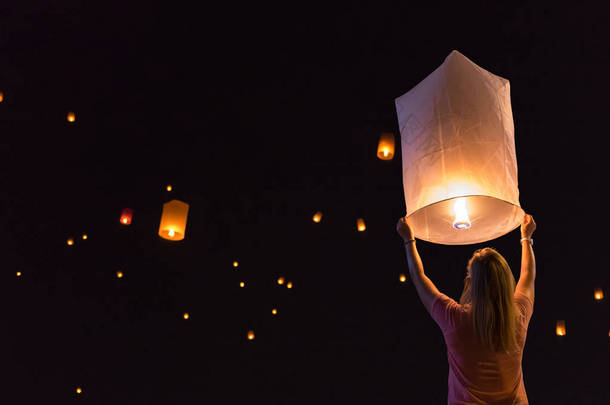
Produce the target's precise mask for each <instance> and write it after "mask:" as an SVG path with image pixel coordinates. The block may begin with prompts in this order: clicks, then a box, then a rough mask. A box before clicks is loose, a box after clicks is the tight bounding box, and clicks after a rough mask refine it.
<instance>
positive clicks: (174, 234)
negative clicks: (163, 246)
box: [159, 200, 189, 241]
mask: <svg viewBox="0 0 610 405" xmlns="http://www.w3.org/2000/svg"><path fill="white" fill-rule="evenodd" d="M188 212H189V205H188V204H187V203H184V202H182V201H178V200H172V201H169V202H166V203H165V204H163V213H162V214H161V223H160V224H159V236H161V237H162V238H163V239H167V240H173V241H178V240H182V239H184V233H185V230H186V219H187V216H188Z"/></svg>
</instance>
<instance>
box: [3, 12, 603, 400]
mask: <svg viewBox="0 0 610 405" xmlns="http://www.w3.org/2000/svg"><path fill="white" fill-rule="evenodd" d="M10 3H14V5H13V6H6V5H5V6H3V7H2V8H1V9H0V47H1V48H0V49H1V54H0V91H2V92H3V93H4V101H3V102H2V103H1V104H0V119H1V123H0V125H1V127H0V128H1V129H0V130H1V138H0V153H1V156H0V157H1V164H2V166H1V167H2V171H1V177H0V181H1V182H0V187H1V189H2V191H3V193H2V196H3V197H2V199H1V200H0V204H1V206H0V213H1V217H0V220H1V221H2V222H1V223H0V229H1V232H0V235H1V236H0V237H1V238H2V239H1V242H2V246H3V250H2V257H3V259H4V260H3V262H4V264H3V266H2V272H1V281H0V288H1V291H0V297H1V300H2V305H1V308H2V315H3V319H4V321H3V322H2V324H3V325H4V328H3V331H2V333H1V334H0V353H2V358H3V366H4V367H3V369H4V372H3V374H4V377H3V378H2V383H1V384H0V387H2V389H1V390H0V397H3V398H4V399H3V400H2V403H11V404H34V403H50V404H65V403H67V402H68V401H80V402H82V403H87V404H110V403H112V404H119V403H121V404H122V403H125V404H127V403H129V404H201V403H217V404H225V403H226V404H234V403H244V401H248V402H249V403H269V404H311V403H317V404H347V403H363V404H404V403H413V404H442V403H446V398H447V373H448V365H447V358H446V351H445V346H444V342H443V338H442V335H441V332H440V330H439V329H438V327H437V326H436V324H435V323H434V322H433V321H432V319H431V318H430V317H429V315H428V314H427V313H426V311H425V309H424V307H423V306H422V304H421V303H420V301H419V299H418V297H417V294H416V292H415V289H414V287H413V285H412V284H411V283H410V280H408V281H407V283H404V284H402V283H400V282H399V281H398V275H399V274H401V273H408V271H407V267H406V260H405V257H404V252H403V250H402V248H401V244H400V240H399V238H398V236H397V235H396V233H395V223H396V220H397V219H398V218H399V217H400V216H401V215H404V211H405V207H404V198H403V193H402V179H401V163H400V159H401V157H400V152H399V151H398V153H397V155H396V156H395V158H394V160H392V161H389V162H386V161H381V160H379V159H377V158H376V145H377V141H378V137H379V134H380V133H381V132H383V131H391V132H395V133H398V128H397V119H396V112H395V108H394V99H395V98H396V97H398V96H400V95H402V94H404V93H405V92H407V91H408V90H409V89H411V88H412V87H413V86H414V85H416V84H417V83H418V82H419V81H421V80H422V79H423V78H424V77H425V76H427V75H428V74H429V73H430V72H432V71H433V70H434V69H435V68H436V67H438V66H439V65H440V64H441V63H442V61H443V59H444V58H445V57H446V56H447V55H448V54H449V53H450V52H451V50H453V49H457V50H459V51H460V52H462V53H463V54H464V55H466V56H467V57H469V58H470V59H472V60H473V61H474V62H475V63H477V64H479V65H480V66H482V67H484V68H485V69H487V70H489V71H491V72H493V73H495V74H497V75H500V76H502V77H505V78H507V79H509V80H510V82H511V97H512V107H513V115H514V120H515V141H516V147H517V160H518V163H519V188H520V192H521V197H520V201H521V205H522V206H523V207H524V209H525V210H526V211H527V212H529V213H531V214H533V215H534V218H535V219H536V222H537V223H538V230H537V231H536V233H535V235H534V239H535V248H536V258H537V269H538V277H537V280H536V303H535V311H534V316H533V318H532V321H531V323H530V328H529V332H528V340H527V344H526V348H525V353H524V358H523V372H524V378H525V386H526V390H527V392H528V396H529V399H530V402H531V403H533V404H551V403H552V404H602V403H608V402H610V390H609V389H608V387H607V381H608V375H609V374H608V371H607V370H608V365H609V364H610V356H609V350H608V341H609V337H608V336H609V335H608V333H609V329H610V322H609V316H608V314H609V311H608V303H607V299H606V300H604V301H603V302H595V301H594V299H593V288H594V287H595V286H597V285H599V286H602V287H603V288H604V291H605V293H606V295H607V294H608V293H610V292H609V291H608V284H607V283H608V276H607V274H608V267H607V263H608V248H607V245H608V237H607V232H608V231H607V229H608V222H609V216H610V211H609V209H608V207H607V198H606V197H605V194H606V192H607V188H608V177H607V173H608V170H607V166H606V165H607V159H608V158H607V156H608V154H607V150H606V149H605V141H606V138H607V117H608V111H607V110H608V104H607V94H609V92H610V91H609V90H610V89H609V87H610V86H609V81H608V79H607V75H608V62H609V46H608V44H609V42H608V37H609V33H608V29H607V15H606V13H605V12H604V11H603V10H602V9H601V8H596V7H593V6H591V5H589V4H588V3H581V2H572V3H561V2H559V3H557V2H554V3H549V4H548V5H544V3H541V2H538V3H537V5H536V6H533V5H530V4H529V3H528V2H510V4H509V3H508V2H494V3H493V4H489V3H488V2H452V3H448V4H442V3H440V2H439V3H437V2H435V3H430V5H428V6H427V5H425V4H424V3H411V2H396V3H394V4H391V3H379V2H377V3H373V2H371V3H370V4H369V5H368V6H353V5H352V6H346V5H341V6H339V5H333V4H329V2H319V3H318V2H303V3H293V2H285V3H282V4H279V5H277V4H274V5H272V4H267V5H264V4H261V3H260V2H249V3H247V4H239V3H235V2H223V3H220V4H210V3H204V2H201V3H200V4H199V5H198V6H197V7H196V6H195V3H193V5H188V6H187V5H186V4H185V3H182V2H174V3H172V2H163V3H158V4H151V3H144V2H142V3H138V2H122V3H116V4H115V3H111V2H85V1H55V2H44V3H35V2H34V3H32V2H28V3H19V5H18V6H17V5H16V4H17V2H9V4H10ZM91 3H95V4H91ZM454 3H459V4H454ZM426 4H427V3H426ZM68 111H75V113H76V122H75V123H68V122H67V121H66V119H65V117H66V113H67V112H68ZM167 184H171V185H172V186H173V191H172V192H169V193H168V192H167V191H165V186H166V185H167ZM173 198H177V199H180V200H182V201H185V202H188V203H189V204H190V212H189V219H188V225H187V231H186V238H185V239H184V240H183V241H182V242H179V243H171V242H168V241H165V240H163V239H161V238H159V237H158V236H157V228H158V221H159V218H160V214H161V208H162V204H163V203H164V202H165V201H167V200H169V199H173ZM124 207H131V208H133V209H134V220H133V223H132V225H131V226H129V227H123V226H121V225H120V224H119V222H118V218H119V215H120V212H121V209H122V208H124ZM317 210H321V211H323V213H324V217H323V220H322V222H321V223H320V224H315V223H313V222H312V221H311V217H312V215H313V213H314V212H315V211H317ZM358 217H363V218H365V220H366V223H367V231H366V232H364V233H358V232H356V231H355V229H356V227H355V220H356V218H358ZM82 233H87V234H88V236H89V238H88V239H87V240H85V241H83V240H82V239H80V235H81V234H82ZM70 236H71V237H74V238H75V241H76V243H75V245H74V246H71V247H70V246H67V245H66V243H65V242H66V238H68V237H70ZM518 239H519V234H518V231H514V232H512V233H510V234H508V235H505V236H503V237H501V238H499V239H496V240H493V241H490V242H488V243H485V244H482V245H480V246H479V245H475V246H462V247H449V246H441V245H433V244H430V243H426V242H421V241H420V242H418V246H419V250H420V253H421V255H422V258H423V260H424V264H425V269H426V273H427V274H428V276H429V277H430V278H431V279H432V280H433V281H434V282H435V283H436V285H437V287H438V288H439V289H440V290H441V291H442V292H444V293H446V294H448V295H450V296H452V297H453V298H456V299H457V298H459V294H460V292H461V288H462V280H463V277H464V275H465V265H466V262H467V260H468V258H469V257H470V255H471V253H472V251H473V250H474V249H476V248H479V247H482V246H493V247H495V248H497V249H498V250H500V251H501V252H502V253H503V254H504V256H505V257H506V258H507V260H508V261H509V263H510V264H511V266H512V268H513V271H514V273H515V276H516V277H518V269H519V263H520V262H519V255H520V247H519V243H518ZM233 260H239V262H240V266H239V267H238V269H234V268H233V267H232V265H231V263H232V262H233ZM119 269H120V270H122V271H123V272H124V273H125V277H123V278H122V279H117V278H116V276H115V272H116V271H117V270H119ZM16 271H21V272H22V273H23V274H22V276H21V277H20V278H17V277H16V276H15V272H16ZM279 276H284V277H286V278H287V279H289V280H291V281H293V282H294V288H293V289H292V290H288V289H286V288H282V287H280V286H278V285H277V283H276V281H275V280H276V279H277V277H279ZM241 280H245V281H246V288H244V289H241V288H239V287H238V283H239V281H241ZM274 306H276V307H277V308H278V309H279V314H278V315H277V316H276V317H273V316H272V315H271V308H273V307H274ZM185 311H186V312H189V313H190V315H191V316H190V319H188V320H186V321H185V320H184V319H182V314H183V313H184V312H185ZM557 319H564V320H566V323H567V331H568V333H567V336H565V337H563V338H561V339H559V338H558V337H556V336H555V322H556V320H557ZM249 329H253V330H254V331H255V333H256V339H255V340H254V341H248V340H247V339H246V332H247V331H248V330H249ZM76 387H82V388H83V393H82V394H81V395H76V393H75V389H76ZM9 400H10V401H9Z"/></svg>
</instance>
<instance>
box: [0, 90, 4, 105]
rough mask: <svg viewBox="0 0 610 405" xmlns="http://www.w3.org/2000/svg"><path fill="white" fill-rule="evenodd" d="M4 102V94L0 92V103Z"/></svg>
mask: <svg viewBox="0 0 610 405" xmlns="http://www.w3.org/2000/svg"><path fill="white" fill-rule="evenodd" d="M3 101H4V93H3V92H1V91H0V103H1V102H3Z"/></svg>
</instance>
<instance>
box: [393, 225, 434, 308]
mask: <svg viewBox="0 0 610 405" xmlns="http://www.w3.org/2000/svg"><path fill="white" fill-rule="evenodd" d="M396 231H397V232H398V234H399V235H400V236H401V237H402V239H403V241H404V243H405V250H406V254H407V263H408V265H409V274H410V275H411V280H413V284H415V289H416V290H417V295H419V299H420V300H421V302H422V303H423V304H424V307H426V310H427V311H428V312H429V313H430V314H431V313H432V312H431V310H432V304H433V303H434V300H435V299H436V298H437V297H438V296H439V295H440V294H441V293H440V291H439V290H438V289H437V288H436V286H435V285H434V283H433V282H432V280H430V279H429V278H428V277H427V276H426V274H425V273H424V265H423V263H422V260H421V258H420V257H419V252H417V247H416V246H415V237H414V236H413V229H412V228H411V226H410V224H409V221H408V218H406V217H405V218H400V219H399V220H398V223H397V224H396Z"/></svg>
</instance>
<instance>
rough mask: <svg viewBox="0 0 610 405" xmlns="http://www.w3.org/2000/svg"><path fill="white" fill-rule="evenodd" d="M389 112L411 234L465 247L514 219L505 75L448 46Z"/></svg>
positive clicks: (516, 207) (509, 226)
mask: <svg viewBox="0 0 610 405" xmlns="http://www.w3.org/2000/svg"><path fill="white" fill-rule="evenodd" d="M396 112H397V115H398V123H399V127H400V135H401V147H402V166H403V185H404V193H405V202H406V206H407V215H408V217H409V218H410V222H411V224H412V225H413V229H414V232H415V236H416V237H417V238H419V239H423V240H427V241H430V242H434V243H441V244H446V245H466V244H471V243H480V242H485V241H488V240H491V239H494V238H497V237H499V236H502V235H504V234H506V233H508V232H510V231H512V230H513V229H515V228H516V227H518V226H519V225H520V224H521V222H522V220H523V215H524V212H523V210H522V209H521V206H520V204H519V188H518V184H517V158H516V154H515V137H514V125H513V114H512V109H511V103H510V84H509V82H508V80H506V79H503V78H502V77H499V76H496V75H494V74H492V73H490V72H488V71H486V70H484V69H482V68H480V67H479V66H477V65H476V64H474V63H473V62H472V61H471V60H469V59H468V58H466V57H465V56H464V55H462V54H461V53H459V52H457V51H453V52H451V53H450V54H449V56H447V58H445V61H444V62H443V64H442V65H441V66H440V67H438V68H437V69H436V70H435V71H434V72H432V73H431V74H430V75H429V76H428V77H426V78H425V79H424V80H422V81H421V82H420V83H419V84H418V85H417V86H415V87H414V88H413V89H411V90H410V91H409V92H407V93H406V94H404V95H402V96H401V97H398V98H397V99H396Z"/></svg>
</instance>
